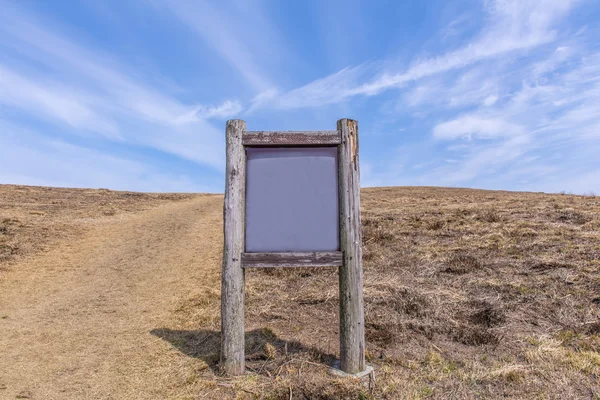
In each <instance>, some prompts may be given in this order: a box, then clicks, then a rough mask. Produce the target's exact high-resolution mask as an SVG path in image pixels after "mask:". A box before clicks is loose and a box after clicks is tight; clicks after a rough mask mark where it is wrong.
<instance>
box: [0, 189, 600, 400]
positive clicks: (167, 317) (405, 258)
mask: <svg viewBox="0 0 600 400" xmlns="http://www.w3.org/2000/svg"><path fill="white" fill-rule="evenodd" d="M361 200H362V222H363V244H364V255H363V257H364V296H365V312H366V314H365V317H366V320H365V325H366V326H365V327H366V338H367V349H366V354H367V361H368V363H369V364H371V365H372V366H374V368H375V375H376V382H375V384H374V385H373V384H371V385H370V386H369V385H364V384H362V383H361V382H358V381H355V380H344V379H337V378H333V377H332V376H330V375H328V372H327V371H328V366H329V365H330V364H331V362H332V361H333V360H334V359H336V358H337V357H339V353H338V352H339V332H338V308H339V302H338V275H337V270H336V269H333V268H298V269H264V270H252V271H247V272H246V329H247V334H246V350H247V354H246V356H247V365H248V371H247V374H246V375H245V376H242V377H238V378H233V379H227V378H225V377H223V376H221V375H220V373H219V371H218V359H219V341H220V336H219V335H220V334H219V324H220V321H219V307H220V302H219V300H220V299H219V296H220V293H219V288H220V268H221V264H220V250H221V244H222V235H221V232H220V230H221V229H222V228H221V225H220V224H221V218H222V208H221V207H222V203H221V201H220V200H219V201H213V202H211V203H210V204H208V203H207V207H209V206H210V207H213V208H212V209H211V210H212V211H209V210H208V209H203V210H205V211H206V213H207V214H203V213H204V212H205V211H202V213H201V212H200V211H199V210H198V209H197V208H194V207H191V208H190V207H188V206H184V205H185V204H188V203H187V202H183V203H182V206H181V207H175V206H168V205H165V207H168V209H169V212H168V213H167V214H160V213H159V214H157V215H163V216H162V217H161V219H160V222H159V223H158V222H157V223H153V222H152V221H153V220H156V215H155V214H153V212H152V211H146V212H144V213H143V214H144V215H146V217H141V216H140V217H139V218H140V220H139V222H138V224H137V225H136V226H137V227H138V228H137V229H138V231H137V232H139V233H144V234H145V233H147V235H145V236H144V237H142V238H139V239H136V240H134V239H133V238H130V239H128V240H130V241H132V242H131V245H130V246H124V247H122V248H121V251H120V252H118V254H119V257H117V258H114V259H109V260H105V261H104V262H103V263H97V264H95V266H94V268H107V267H108V266H109V265H111V262H117V261H116V260H125V261H127V262H126V263H125V264H124V265H130V266H131V268H134V267H135V266H144V265H145V266H146V267H145V269H144V268H142V270H141V271H140V272H138V273H137V274H131V275H130V276H129V278H128V279H124V277H123V275H114V276H113V275H110V274H108V275H102V276H105V279H106V280H105V281H101V282H104V283H103V285H105V286H102V285H96V286H97V287H100V288H101V287H110V286H106V285H109V284H112V285H117V284H128V285H133V287H135V288H136V291H135V292H134V293H135V296H134V297H131V296H129V297H127V296H125V294H126V293H128V292H127V291H126V290H124V291H123V292H120V293H121V295H122V296H125V297H122V299H124V300H123V301H124V303H123V304H116V303H114V304H113V303H111V304H112V306H114V307H113V308H111V309H114V310H116V311H117V312H118V313H120V314H118V315H119V318H121V319H120V320H119V321H121V322H120V323H122V324H123V325H119V324H117V325H116V326H121V327H123V329H124V331H123V332H121V331H118V330H116V331H114V332H112V334H113V336H112V337H106V338H104V339H102V340H100V339H99V338H98V337H96V336H94V335H91V336H89V337H87V338H86V340H87V341H88V342H93V341H94V340H100V342H101V343H102V345H104V346H106V347H107V348H109V349H118V348H119V347H123V348H125V349H126V350H127V351H126V352H125V353H124V354H121V355H118V354H119V353H118V352H117V351H116V350H115V351H114V352H113V351H112V350H111V351H109V352H107V353H105V354H104V353H102V352H99V353H98V354H96V355H95V356H94V357H92V360H93V361H94V362H90V366H93V365H96V370H94V373H93V375H91V376H90V378H89V379H88V380H86V378H85V377H84V376H83V375H82V374H79V375H76V376H77V377H78V379H80V380H81V382H83V383H82V385H83V386H81V387H79V388H80V389H81V388H84V387H85V384H87V385H91V384H92V383H91V382H94V380H98V379H101V378H102V379H103V380H102V383H103V384H104V385H106V387H104V389H103V390H104V392H97V393H110V394H111V395H112V397H110V396H108V397H106V396H105V397H100V396H98V397H94V396H87V397H88V398H152V395H154V396H156V395H157V394H160V396H161V397H160V398H190V399H193V398H215V399H218V398H249V399H253V398H261V399H290V398H292V399H398V398H440V399H441V398H444V399H445V398H457V399H460V398H465V399H467V398H468V399H470V398H532V399H533V398H536V399H537V398H549V399H550V398H561V399H562V398H586V399H590V398H591V399H598V398H600V397H599V396H600V381H599V379H600V378H599V377H600V353H599V352H600V217H599V215H600V198H598V197H590V196H585V197H584V196H572V195H550V194H539V193H513V192H500V191H483V190H470V189H444V188H424V187H419V188H414V187H403V188H373V189H364V190H363V191H362V199H361ZM194 201H199V200H194ZM189 204H191V203H189ZM163 208H164V207H161V208H157V209H156V210H157V212H159V210H161V209H163ZM193 210H196V211H193ZM165 212H166V211H165ZM67 213H68V212H67ZM136 215H137V214H136ZM140 215H141V214H140ZM167 216H169V217H168V218H167ZM133 217H135V215H132V218H133ZM6 218H14V216H13V215H10V214H8V215H6ZM101 218H103V217H101ZM136 218H137V217H136ZM195 218H196V219H198V218H203V219H206V218H208V220H206V221H204V222H200V221H196V222H195V223H194V224H191V222H190V221H194V219H195ZM184 226H185V227H186V228H185V229H183V227H184ZM149 227H150V228H149ZM126 228H127V229H129V228H130V226H128V227H123V229H119V230H115V232H114V235H115V238H117V237H122V236H127V235H126V233H125V232H126V231H127V230H126ZM8 229H10V227H9V228H8ZM161 229H162V231H161ZM183 232H187V233H185V234H184V233H183ZM190 232H195V233H194V234H193V235H192V234H191V233H190ZM174 235H175V236H176V237H178V239H177V241H176V243H175V242H171V241H170V240H174V239H169V240H167V241H166V242H164V243H163V242H162V240H165V239H164V238H165V237H171V236H174ZM89 240H92V239H89ZM137 240H139V241H137ZM109 242H110V241H107V242H106V243H105V244H104V245H103V246H104V247H102V246H100V247H99V248H98V251H100V250H102V249H103V248H106V247H107V246H108V243H109ZM136 243H137V245H138V246H139V245H140V243H144V246H147V247H149V248H152V247H153V246H154V245H155V244H157V243H162V244H160V245H159V246H158V249H160V251H156V252H150V253H148V254H146V255H145V256H144V258H143V260H141V262H140V260H138V261H136V260H137V258H136V254H137V257H139V253H136V251H137V250H135V249H136V247H135V244H136ZM173 246H176V247H177V248H176V249H175V250H173V249H172V247H173ZM61 249H63V250H64V248H61ZM78 251H83V250H81V249H79V250H78ZM162 252H166V253H165V255H164V256H161V257H159V256H158V255H159V254H161V253H162ZM194 252H196V254H193V253H194ZM84 253H85V252H84ZM84 253H81V254H82V255H81V257H82V259H81V260H85V259H87V260H92V259H93V257H94V255H97V254H98V252H96V253H93V254H92V253H89V254H88V256H84V255H83V254H84ZM57 254H58V253H57ZM78 254H79V253H78ZM115 257H116V256H115ZM157 257H158V259H157ZM82 262H83V261H82ZM117 263H118V262H117ZM17 265H19V266H21V265H23V263H22V262H20V263H18V264H17ZM39 265H40V266H41V265H42V264H39ZM148 268H150V269H148ZM134 270H135V269H134ZM159 271H161V272H160V273H158V272H159ZM167 271H168V273H167ZM150 273H151V274H153V275H152V276H151V277H148V274H150ZM169 276H170V277H171V278H170V280H169V279H167V277H169ZM48 279H49V278H48ZM65 279H66V278H65ZM49 282H50V283H51V282H52V281H51V280H50V281H49ZM66 282H68V280H65V281H64V282H63V283H64V285H65V286H64V290H66V291H68V290H73V289H75V288H77V287H78V286H77V285H78V284H79V283H77V281H74V283H73V284H71V285H69V284H67V283H66ZM93 282H94V280H93V279H92V280H90V281H89V283H90V286H86V288H87V289H88V290H91V292H92V293H98V292H94V291H93V290H92V289H91V288H92V287H93V286H91V284H92V283H93ZM140 282H141V283H140ZM166 282H170V283H168V286H165V285H167V283H166ZM42 283H43V280H42V281H40V282H39V284H38V288H39V293H43V292H44V290H46V291H49V292H50V293H52V290H56V289H58V288H59V287H60V286H52V285H50V283H48V284H47V285H46V286H44V285H43V284H42ZM21 284H23V285H25V283H24V281H23V282H21ZM12 286H13V287H18V284H16V283H15V284H13V285H12ZM125 287H127V286H125ZM44 288H46V289H44ZM78 290H80V291H81V290H83V289H81V288H80V289H78ZM161 290H162V291H163V293H169V299H170V300H169V301H166V302H165V301H164V298H163V297H161V296H157V295H156V292H159V291H161ZM80 293H82V292H80ZM54 296H58V295H54ZM0 297H1V296H0ZM132 299H138V300H136V302H137V303H136V304H139V307H145V308H146V309H148V310H155V313H154V314H153V315H154V317H152V318H150V319H148V320H147V321H149V322H148V323H144V324H141V323H139V321H143V320H144V319H143V318H142V319H140V318H137V319H136V318H134V317H132V315H135V312H136V311H137V308H136V307H133V308H131V307H129V308H128V307H127V306H126V304H129V302H131V301H133V300H132ZM158 299H163V301H159V300H158ZM0 301H1V300H0ZM90 304H92V303H90ZM112 306H111V307H112ZM13 307H14V309H15V310H18V309H19V307H21V306H20V305H19V304H14V305H13ZM98 307H99V308H98ZM98 307H95V306H94V307H92V306H90V307H88V308H86V309H85V310H82V312H83V311H85V312H88V313H90V312H91V313H92V314H93V312H94V310H96V309H98V310H101V309H103V308H102V307H101V306H98ZM26 309H27V307H25V310H26ZM23 312H25V311H23ZM61 312H63V311H61ZM61 312H58V313H56V314H55V315H54V318H56V317H57V316H58V317H59V320H60V319H61V318H64V319H65V321H69V322H70V323H71V324H73V325H69V324H67V323H63V324H62V325H61V328H62V329H66V332H67V333H65V334H69V332H71V333H72V334H73V337H77V335H78V334H82V335H83V333H82V332H79V333H78V332H77V331H76V328H74V327H76V326H77V324H78V323H82V322H81V321H87V320H86V319H85V318H91V319H92V320H95V318H99V317H98V315H92V316H88V317H84V315H85V313H83V314H81V316H77V315H74V316H73V317H72V319H68V318H67V316H65V315H63V314H61ZM0 314H1V312H0ZM67 315H68V314H67ZM109 315H110V314H109ZM0 316H1V315H0ZM9 319H10V317H9ZM132 321H138V322H136V323H135V324H134V323H133V322H132ZM114 323H115V322H114V320H113V324H114ZM128 324H131V327H129V325H128ZM28 326H29V328H28V329H30V331H35V329H43V325H40V324H38V325H35V326H34V327H32V326H31V325H28ZM69 326H71V328H69ZM128 327H129V328H131V329H132V330H130V331H127V332H128V333H127V332H125V331H126V330H127V329H129V328H128ZM0 330H2V320H0ZM61 332H63V331H61ZM126 333H127V334H126ZM14 335H15V336H14V337H13V339H14V340H16V342H15V343H19V342H20V341H24V340H25V337H24V336H23V335H22V334H21V333H15V334H14ZM149 338H150V339H153V340H149ZM27 340H29V339H27ZM57 340H61V339H60V338H58V339H57ZM135 343H144V345H143V347H142V349H143V351H141V354H137V355H136V354H135V353H133V349H135ZM48 349H52V347H48V346H46V347H44V351H46V352H47V351H48ZM61 349H62V351H63V353H60V357H61V358H60V360H63V362H64V360H68V359H69V358H72V359H76V357H75V354H76V352H75V353H74V352H73V351H69V350H68V346H67V347H65V346H62V347H61ZM14 354H20V353H19V352H18V351H15V352H14ZM34 354H35V353H34V352H32V353H29V356H33V355H34ZM103 354H104V355H103ZM56 357H59V356H58V355H56ZM128 357H129V358H130V359H131V360H130V361H128V362H123V361H124V360H128V359H129V358H128ZM1 363H2V359H1V358H0V397H2V389H1V388H2V385H3V384H4V385H6V382H3V381H2V376H3V375H2V371H3V369H2V367H4V366H3V365H2V364H1ZM44 363H47V367H48V368H49V367H52V365H55V364H56V363H60V361H59V358H52V357H46V358H45V359H44ZM103 363H104V364H103ZM115 363H116V364H115ZM119 363H120V364H119ZM98 365H100V366H104V367H98ZM111 365H112V366H114V365H118V368H117V369H118V374H121V375H117V376H118V377H120V378H115V375H114V374H113V375H111V374H110V373H109V371H110V368H109V367H110V366H111ZM31 371H34V369H32V370H31ZM64 373H65V374H68V373H74V374H77V373H79V372H68V371H67V370H65V371H64ZM123 376H128V377H130V379H125V378H123ZM107 377H113V378H115V382H116V383H111V380H110V379H108V378H107ZM128 384H129V385H130V386H127V385H128ZM111 385H112V386H111ZM94 387H95V388H98V386H94ZM131 387H135V389H136V390H137V392H136V391H134V390H131ZM21 390H28V391H30V392H31V393H33V395H34V396H35V394H36V392H35V391H36V390H37V389H36V388H35V387H32V386H27V385H24V386H23V388H22V389H21ZM81 390H83V392H78V393H85V390H84V389H81ZM97 390H100V389H97ZM5 391H6V389H5ZM88 393H92V392H88ZM123 393H125V395H123ZM72 394H73V393H70V396H69V395H64V396H63V397H62V398H77V397H73V396H72ZM56 398H61V397H60V396H58V397H56ZM155 398H157V397H155Z"/></svg>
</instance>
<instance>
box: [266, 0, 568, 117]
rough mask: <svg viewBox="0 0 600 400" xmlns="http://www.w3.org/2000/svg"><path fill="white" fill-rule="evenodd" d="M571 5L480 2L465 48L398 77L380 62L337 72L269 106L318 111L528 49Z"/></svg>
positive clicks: (547, 0)
mask: <svg viewBox="0 0 600 400" xmlns="http://www.w3.org/2000/svg"><path fill="white" fill-rule="evenodd" d="M575 2H576V0H564V1H560V2H557V1H554V0H541V1H536V0H496V1H490V2H486V4H487V10H488V18H487V23H486V25H485V27H484V28H483V30H482V31H481V33H480V34H479V35H478V36H477V37H476V38H475V39H473V40H472V41H470V42H469V43H468V44H466V45H464V46H463V47H460V48H458V49H456V50H454V51H451V52H448V53H446V54H443V55H440V56H437V57H431V58H424V59H417V60H416V61H414V62H413V63H412V65H411V66H410V67H409V68H408V69H406V70H405V71H403V72H389V71H387V72H379V70H381V69H383V66H384V64H383V63H369V64H363V65H359V66H355V67H348V68H345V69H342V70H340V71H338V72H336V73H334V74H332V75H329V76H326V77H324V78H321V79H318V80H316V81H314V82H311V83H309V84H307V85H305V86H302V87H300V88H297V89H293V90H291V91H289V92H286V93H282V94H281V96H279V97H276V98H274V99H273V100H272V101H271V102H270V103H269V104H270V105H271V106H273V107H280V108H297V107H318V106H322V105H326V104H332V103H337V102H341V101H345V100H347V99H349V98H351V97H354V96H358V95H363V96H374V95H377V94H379V93H381V92H383V91H385V90H389V89H392V88H399V87H403V86H405V85H406V84H407V83H410V82H414V81H417V80H420V79H423V78H427V77H431V76H434V75H437V74H440V73H444V72H447V71H451V70H455V69H459V68H464V67H466V66H469V65H471V64H474V63H477V62H480V61H483V60H488V59H492V58H497V57H500V56H502V55H505V54H509V53H512V52H517V51H523V50H527V49H531V48H534V47H537V46H540V45H542V44H546V43H549V42H551V41H553V40H554V39H555V38H556V31H555V27H554V24H555V23H557V22H558V21H559V20H560V19H561V18H562V17H564V16H565V15H566V13H567V12H568V11H569V9H570V8H571V7H572V5H573V4H574V3H575Z"/></svg>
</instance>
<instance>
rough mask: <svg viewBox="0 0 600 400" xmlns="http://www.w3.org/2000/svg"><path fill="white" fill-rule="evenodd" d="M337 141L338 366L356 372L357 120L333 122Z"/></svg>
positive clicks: (359, 284)
mask: <svg viewBox="0 0 600 400" xmlns="http://www.w3.org/2000/svg"><path fill="white" fill-rule="evenodd" d="M337 129H338V131H339V132H340V136H341V144H340V145H339V147H338V185H339V199H340V210H339V211H340V247H341V250H342V253H343V265H342V266H341V267H340V272H339V277H340V369H341V370H342V371H344V372H346V373H349V374H356V373H358V372H362V371H364V370H365V369H366V365H365V326H364V319H365V317H364V308H363V277H362V234H361V227H360V171H359V163H358V123H357V122H356V121H354V120H351V119H346V118H344V119H341V120H339V121H338V122H337Z"/></svg>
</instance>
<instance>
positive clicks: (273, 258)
mask: <svg viewBox="0 0 600 400" xmlns="http://www.w3.org/2000/svg"><path fill="white" fill-rule="evenodd" d="M341 265H342V252H341V251H332V252H313V253H243V254H242V266H243V267H244V268H271V267H339V266H341Z"/></svg>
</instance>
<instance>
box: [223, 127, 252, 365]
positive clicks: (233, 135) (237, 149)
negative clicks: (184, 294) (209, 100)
mask: <svg viewBox="0 0 600 400" xmlns="http://www.w3.org/2000/svg"><path fill="white" fill-rule="evenodd" d="M245 130H246V122H244V121H242V120H230V121H227V128H226V136H227V137H226V143H227V149H226V151H227V161H226V165H225V182H226V183H225V200H224V204H223V219H224V224H223V233H224V243H223V275H222V278H221V368H222V369H223V371H224V372H225V373H226V374H228V375H240V374H243V373H244V371H245V349H244V270H243V268H242V259H241V256H242V252H243V251H244V220H245V218H244V212H245V207H244V201H245V191H246V153H245V151H244V146H243V145H242V137H243V135H244V132H245Z"/></svg>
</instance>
